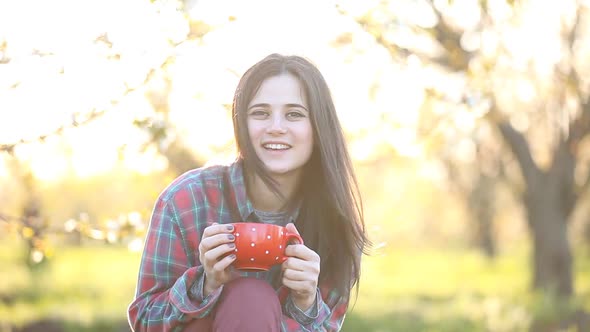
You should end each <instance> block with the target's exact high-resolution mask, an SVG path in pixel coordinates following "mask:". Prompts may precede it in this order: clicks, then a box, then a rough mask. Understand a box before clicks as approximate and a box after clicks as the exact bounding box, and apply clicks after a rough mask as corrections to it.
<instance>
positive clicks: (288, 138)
mask: <svg viewBox="0 0 590 332" xmlns="http://www.w3.org/2000/svg"><path fill="white" fill-rule="evenodd" d="M247 124H248V134H249V136H250V141H251V143H252V146H253V148H254V151H255V152H256V155H257V156H258V158H259V159H260V161H261V162H262V163H263V164H264V165H265V167H266V169H267V170H268V172H269V175H270V176H271V177H274V178H276V179H278V178H282V177H285V176H289V177H290V176H295V177H298V176H299V175H300V174H301V172H302V170H303V166H304V165H305V164H306V163H307V161H308V160H309V158H310V156H311V153H312V150H313V129H312V125H311V118H310V114H309V106H308V104H307V100H306V97H305V92H304V91H303V88H302V86H301V83H300V82H299V80H298V79H297V78H296V77H295V76H293V75H291V74H281V75H279V76H272V77H269V78H267V79H266V80H264V81H263V82H262V84H261V85H260V88H259V89H258V92H257V93H256V95H255V96H254V97H253V98H252V100H250V103H249V104H248V111H247Z"/></svg>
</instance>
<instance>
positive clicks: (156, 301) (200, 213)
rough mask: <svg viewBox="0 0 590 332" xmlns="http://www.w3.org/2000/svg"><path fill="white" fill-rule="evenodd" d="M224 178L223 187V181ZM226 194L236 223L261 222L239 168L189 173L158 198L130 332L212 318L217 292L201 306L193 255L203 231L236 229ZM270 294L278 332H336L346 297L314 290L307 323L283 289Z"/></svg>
mask: <svg viewBox="0 0 590 332" xmlns="http://www.w3.org/2000/svg"><path fill="white" fill-rule="evenodd" d="M226 173H227V174H228V175H229V176H228V179H229V181H227V182H225V181H224V180H223V179H224V174H226ZM225 183H228V184H227V185H226V184H225ZM226 186H229V187H230V188H225V187H226ZM224 190H226V192H228V193H229V195H233V197H234V198H235V199H234V201H235V203H234V204H235V207H234V208H233V209H234V211H236V210H237V212H236V213H238V214H239V217H240V218H241V220H244V221H250V222H261V221H260V220H259V218H258V217H257V215H256V214H255V213H254V212H255V210H254V207H253V206H252V203H251V202H250V200H249V199H248V197H247V195H246V188H245V184H244V178H243V169H242V163H241V162H239V161H238V162H235V163H233V164H232V165H230V166H220V165H217V166H210V167H205V168H199V169H195V170H192V171H189V172H187V173H185V174H183V175H181V176H180V177H179V178H177V179H176V180H174V181H173V182H172V183H171V184H170V185H169V186H168V187H167V188H166V189H165V190H164V191H163V192H162V193H161V194H160V196H159V198H158V200H157V202H156V204H155V207H154V211H153V213H152V217H151V220H150V226H149V230H148V234H147V238H146V241H145V247H144V251H143V255H142V259H141V265H140V270H139V277H138V282H137V289H136V294H135V299H134V300H133V302H132V303H131V304H130V305H129V308H128V318H129V324H130V325H131V327H132V329H133V330H134V331H182V328H183V326H184V325H185V324H186V323H188V322H190V321H191V320H193V319H199V318H203V317H205V316H207V315H208V314H209V313H210V312H211V311H212V310H213V308H214V306H215V304H216V303H217V301H218V299H219V296H220V294H221V292H222V289H223V286H222V287H220V288H218V289H217V290H216V291H214V292H213V293H211V294H209V296H207V297H206V298H203V295H202V284H203V280H204V277H205V273H204V269H203V267H202V266H201V263H200V261H199V253H198V247H199V241H200V239H201V236H202V234H203V231H204V229H205V228H206V227H208V226H209V225H211V224H213V223H214V222H217V223H220V224H225V223H231V222H235V221H236V220H232V205H231V204H232V203H231V202H228V201H226V199H225V197H224ZM240 273H241V275H242V276H246V277H255V278H258V279H264V280H267V281H268V282H270V281H271V280H273V277H275V276H276V275H275V274H276V273H280V266H275V267H274V268H273V269H271V270H270V271H269V272H243V271H242V272H240ZM276 291H277V295H278V297H279V300H280V302H281V305H282V307H283V319H282V324H281V325H282V326H281V330H282V331H284V332H296V331H339V330H340V328H341V327H342V323H343V322H344V317H345V314H346V311H347V308H348V300H349V299H348V295H343V294H339V293H338V292H337V291H336V290H335V289H331V288H330V287H329V286H328V285H321V284H320V285H319V287H318V297H317V298H316V303H315V307H314V309H313V310H312V311H311V313H312V315H309V314H310V312H307V313H304V312H302V311H301V310H299V309H298V308H297V307H296V306H295V305H294V304H293V302H292V300H291V297H290V295H289V289H288V288H287V287H285V286H279V287H278V288H277V289H276Z"/></svg>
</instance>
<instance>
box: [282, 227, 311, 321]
mask: <svg viewBox="0 0 590 332" xmlns="http://www.w3.org/2000/svg"><path fill="white" fill-rule="evenodd" d="M287 230H288V231H290V232H293V233H297V234H299V232H298V231H297V228H295V225H293V224H292V223H289V224H287ZM285 255H286V256H289V258H287V260H286V261H285V262H284V263H283V265H282V271H283V280H282V281H283V285H285V286H286V287H288V288H289V289H291V298H292V299H293V301H294V302H295V305H296V306H297V307H298V308H299V309H301V310H303V311H306V310H307V309H309V308H310V307H311V306H312V305H313V303H314V301H315V299H316V295H317V294H316V292H317V287H318V279H319V276H320V256H319V255H318V254H317V253H316V252H315V251H313V250H311V249H309V248H308V247H306V246H305V245H304V244H291V245H288V246H287V248H286V249H285Z"/></svg>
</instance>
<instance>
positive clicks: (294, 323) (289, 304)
mask: <svg viewBox="0 0 590 332" xmlns="http://www.w3.org/2000/svg"><path fill="white" fill-rule="evenodd" d="M277 292H278V293H279V300H280V301H281V304H282V306H283V321H282V326H281V331H283V332H311V331H314V332H315V331H325V332H336V331H340V329H341V328H342V324H343V323H344V318H345V316H346V311H347V310H348V296H347V295H341V294H339V292H338V291H337V290H336V289H327V288H318V295H317V297H316V303H315V309H314V310H313V311H311V313H312V314H313V313H314V311H315V315H310V314H309V313H306V312H303V311H302V310H300V309H299V308H297V306H296V305H295V304H294V303H293V301H292V300H291V299H290V294H289V293H290V292H289V289H288V288H286V287H285V286H281V287H280V288H279V290H278V291H277ZM316 310H317V311H316Z"/></svg>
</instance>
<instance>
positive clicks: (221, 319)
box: [184, 278, 282, 332]
mask: <svg viewBox="0 0 590 332" xmlns="http://www.w3.org/2000/svg"><path fill="white" fill-rule="evenodd" d="M213 310H214V311H213V312H211V313H210V314H209V315H208V316H207V317H205V318H202V319H196V320H194V321H192V322H190V323H189V324H188V325H187V326H186V327H185V328H184V331H189V332H209V331H214V332H233V331H240V332H267V331H268V332H279V331H280V330H281V313H282V310H281V304H280V302H279V298H278V297H277V294H276V292H275V290H274V289H273V288H272V287H271V286H270V285H269V284H268V283H267V282H265V281H264V280H258V279H254V278H237V279H234V280H233V281H231V282H229V283H227V284H225V286H223V292H222V293H221V297H220V298H219V300H218V302H217V304H216V305H215V308H214V309H213Z"/></svg>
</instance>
